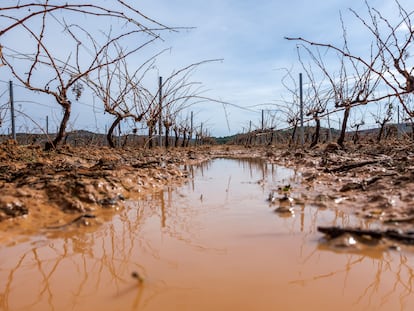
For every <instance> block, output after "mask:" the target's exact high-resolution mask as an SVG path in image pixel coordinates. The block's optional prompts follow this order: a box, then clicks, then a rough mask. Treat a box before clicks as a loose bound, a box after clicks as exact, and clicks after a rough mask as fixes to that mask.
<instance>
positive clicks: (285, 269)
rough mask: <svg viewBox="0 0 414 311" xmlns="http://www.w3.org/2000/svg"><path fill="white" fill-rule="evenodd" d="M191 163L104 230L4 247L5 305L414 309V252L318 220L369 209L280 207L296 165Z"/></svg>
mask: <svg viewBox="0 0 414 311" xmlns="http://www.w3.org/2000/svg"><path fill="white" fill-rule="evenodd" d="M187 169H188V171H189V174H190V176H191V177H192V178H191V180H190V181H189V182H188V183H187V184H185V185H184V186H181V187H178V188H177V187H175V188H167V189H165V191H163V192H159V193H155V194H153V195H149V196H148V197H147V199H146V200H140V201H137V202H130V204H129V206H128V207H127V208H126V209H124V210H122V211H120V212H118V213H117V214H115V215H114V216H113V217H112V219H111V220H110V221H106V222H104V223H103V224H102V225H100V226H99V227H98V228H97V229H94V230H91V228H88V229H83V228H79V229H77V230H69V231H67V232H66V231H65V230H62V231H61V232H60V231H59V232H53V233H49V234H47V233H46V234H45V233H42V234H41V235H37V236H32V237H30V238H28V239H26V240H19V242H16V243H13V244H11V245H3V246H0V247H1V248H0V251H1V256H0V310H5V311H9V310H100V311H105V310H201V311H203V310H318V311H321V310H337V311H338V310H347V311H349V310H414V309H413V308H414V295H413V294H412V292H413V285H414V273H413V269H412V267H413V265H414V253H412V252H409V251H407V250H403V251H395V250H394V251H391V250H390V251H388V250H371V251H370V250H355V251H349V250H345V251H340V250H338V251H336V250H333V249H331V248H329V247H327V246H326V244H325V243H323V241H322V236H321V234H319V233H318V232H317V230H316V227H317V226H318V225H341V226H346V225H350V224H356V225H364V224H363V223H359V222H361V220H357V219H353V218H352V217H350V216H349V215H347V214H345V213H343V212H341V211H336V212H335V211H334V210H330V209H325V210H322V209H318V208H316V207H312V206H305V205H304V204H302V205H294V206H293V213H284V214H280V213H275V212H274V210H275V208H276V207H277V206H275V205H272V204H270V203H269V202H267V201H266V198H267V197H268V195H269V193H270V192H271V191H272V190H275V189H277V188H278V187H283V186H285V185H288V184H290V185H291V186H292V188H293V189H294V187H295V185H296V184H297V183H298V182H300V176H299V175H298V174H296V173H295V172H294V171H292V170H290V169H286V168H283V167H279V166H275V165H270V164H265V163H263V162H261V161H259V160H232V159H216V160H213V161H210V162H208V163H205V164H203V165H200V166H194V167H188V168H187ZM132 274H138V275H140V277H142V278H143V282H139V281H138V280H137V278H134V277H133V276H132Z"/></svg>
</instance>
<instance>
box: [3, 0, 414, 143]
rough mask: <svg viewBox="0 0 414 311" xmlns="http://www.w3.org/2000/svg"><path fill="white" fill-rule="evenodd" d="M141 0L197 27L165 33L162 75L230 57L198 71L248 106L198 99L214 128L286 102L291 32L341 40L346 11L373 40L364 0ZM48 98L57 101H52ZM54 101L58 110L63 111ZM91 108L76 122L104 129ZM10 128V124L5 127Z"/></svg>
mask: <svg viewBox="0 0 414 311" xmlns="http://www.w3.org/2000/svg"><path fill="white" fill-rule="evenodd" d="M400 2H401V4H402V5H403V6H404V7H405V8H406V9H407V10H413V9H414V3H413V2H412V1H411V0H402V1H400ZM136 3H137V6H138V8H139V9H140V10H141V11H142V12H143V13H144V14H146V15H147V16H150V17H152V18H154V19H156V20H157V21H159V22H161V23H163V24H165V25H168V26H171V27H174V26H176V27H193V28H191V29H187V30H186V29H183V30H181V31H179V32H171V33H165V32H164V33H162V39H163V41H162V42H161V41H160V42H158V43H157V45H156V46H155V47H154V48H155V49H158V50H161V49H163V48H171V50H169V51H168V52H167V53H164V54H163V55H162V56H160V57H159V58H158V59H157V68H158V72H159V74H160V75H162V76H168V74H170V73H171V72H172V71H173V70H176V69H179V68H182V67H185V66H187V65H188V64H191V63H196V62H199V61H203V60H208V59H223V60H222V61H220V62H214V63H208V64H204V65H202V66H200V67H199V68H198V69H197V71H196V72H195V73H194V75H193V77H192V79H194V80H195V81H199V82H202V83H203V87H204V89H205V93H204V95H206V96H208V97H211V98H214V99H217V100H221V101H224V102H228V103H231V104H233V105H235V106H239V107H244V109H239V108H236V107H234V106H231V105H226V106H223V105H220V104H217V103H214V102H206V103H203V104H200V105H197V106H194V107H192V108H191V109H192V110H194V113H195V122H196V123H197V124H201V123H203V125H204V128H208V129H209V131H210V133H211V134H212V135H214V136H226V135H231V134H235V133H237V132H241V131H242V130H243V129H247V128H248V126H249V122H250V121H252V124H253V126H260V120H261V109H276V108H277V106H276V105H275V104H280V101H281V100H282V99H283V98H285V97H283V92H285V91H284V88H283V86H282V85H281V79H282V77H283V76H284V74H285V71H284V69H286V68H288V69H290V70H291V71H292V74H293V75H294V76H298V75H299V72H300V70H301V69H300V66H299V64H298V59H297V54H296V44H295V42H291V41H287V40H285V39H284V37H285V36H292V37H297V36H301V37H305V38H308V39H311V40H313V41H317V42H327V43H338V42H340V41H339V40H340V39H341V36H342V33H341V24H340V12H342V14H343V19H344V22H345V25H346V26H347V29H348V33H349V36H352V37H354V38H355V40H354V41H353V42H356V43H358V44H359V46H358V48H357V49H364V48H366V47H367V45H368V43H367V42H369V41H367V39H366V38H364V37H363V36H362V33H363V32H361V29H363V27H362V26H361V24H360V23H359V22H358V21H357V20H356V19H355V17H353V16H352V14H351V13H350V12H349V10H348V8H349V7H352V8H353V9H355V10H356V11H360V12H365V9H364V8H365V4H364V1H363V0H354V1H343V0H329V1H325V0H323V1H322V0H314V1H305V0H290V1H277V0H242V1H241V0H209V1H205V0H191V1H190V0H139V1H137V2H136ZM370 3H371V4H373V5H375V7H376V8H378V9H379V10H380V11H381V12H385V13H386V14H391V15H393V14H394V15H395V14H396V12H395V11H392V9H391V8H393V1H390V0H371V1H370ZM0 70H1V68H0ZM3 72H5V71H4V70H3ZM9 79H11V76H10V77H9V76H7V73H5V74H3V73H1V71H0V82H1V83H0V95H1V97H0V103H4V102H5V101H7V94H5V91H6V90H7V84H6V82H7V81H8V80H9ZM15 96H16V97H17V100H18V101H20V103H21V104H20V109H21V110H23V111H25V112H27V113H29V111H30V109H32V108H31V107H28V106H27V104H24V101H25V100H26V98H24V97H25V96H27V95H24V93H23V92H17V95H15ZM47 100H50V99H47ZM52 100H53V99H52ZM42 103H43V104H46V105H49V106H53V104H52V103H51V104H48V103H47V102H45V101H42ZM269 104H270V105H269ZM89 107H90V106H89ZM45 109H47V108H43V110H41V111H42V114H41V115H36V112H30V113H29V114H30V115H31V116H32V117H33V119H35V121H36V122H38V123H42V122H44V119H45V114H46V113H47V112H45ZM54 109H55V110H54V111H53V112H52V113H51V114H52V115H53V114H55V115H56V114H59V111H56V108H54ZM86 109H87V107H86V106H85V105H82V99H81V101H80V103H79V104H77V105H74V109H73V115H72V120H71V122H72V123H71V124H72V126H73V127H74V128H79V129H82V128H83V129H96V128H97V127H98V128H100V129H101V130H103V129H104V126H105V121H98V122H95V121H94V122H95V123H94V125H93V126H92V125H91V122H92V121H91V116H90V113H89V112H85V111H86ZM39 110H40V109H37V111H39ZM96 111H99V109H97V110H96ZM96 111H95V112H96ZM98 118H100V117H98ZM55 119H56V120H57V119H58V117H56V118H55ZM280 119H283V118H282V117H280ZM52 120H53V118H52ZM100 120H104V119H100ZM98 123H99V125H98ZM26 124H27V121H26ZM277 126H278V127H284V126H285V124H283V122H279V123H278V124H277ZM2 130H3V132H4V131H5V129H4V127H3V128H2Z"/></svg>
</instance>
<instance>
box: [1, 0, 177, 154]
mask: <svg viewBox="0 0 414 311" xmlns="http://www.w3.org/2000/svg"><path fill="white" fill-rule="evenodd" d="M8 3H11V1H8ZM115 21H116V22H115ZM0 25H1V26H0V40H1V51H2V53H1V55H0V57H1V62H2V64H3V65H6V66H7V67H8V69H9V70H10V72H11V74H12V75H13V76H14V77H15V78H16V79H17V80H18V81H19V82H20V83H22V84H23V85H24V86H25V87H26V88H28V89H29V90H32V91H35V92H41V93H45V94H48V95H51V96H53V97H54V98H55V100H56V102H57V104H59V105H60V106H61V108H62V109H63V116H62V119H61V121H60V126H59V130H58V132H57V135H56V137H55V139H54V140H53V141H52V142H51V143H48V144H47V145H46V149H50V148H55V147H56V146H57V145H58V144H59V143H60V142H61V141H62V139H63V137H64V135H65V130H66V126H67V123H68V121H69V118H70V114H71V109H72V101H73V99H74V100H78V99H79V98H80V97H81V96H82V93H83V91H84V85H83V82H84V79H85V78H87V77H89V76H92V75H93V73H94V72H96V71H97V70H98V69H100V68H103V67H105V66H109V65H111V64H115V63H116V62H118V61H120V60H122V59H124V58H126V57H128V56H129V55H131V54H132V53H134V52H136V51H137V50H139V49H140V47H141V46H142V43H139V42H142V41H144V42H147V41H151V40H153V39H154V38H158V34H157V33H156V32H159V31H161V30H166V29H169V28H168V27H166V26H164V25H162V24H160V23H158V22H156V21H155V20H153V19H150V18H149V17H146V16H145V15H143V14H142V13H141V12H140V11H139V10H137V9H135V8H134V7H133V6H131V5H128V4H127V3H126V2H124V1H122V0H111V1H102V2H99V3H95V2H91V3H82V4H80V3H79V2H77V1H76V2H75V1H66V2H65V3H62V4H54V3H52V2H51V1H48V0H41V1H37V2H33V1H29V0H21V1H18V2H17V4H16V3H14V4H10V5H7V4H6V5H4V4H3V7H2V8H1V10H0ZM101 28H106V29H101ZM17 37H18V38H20V39H19V40H14V38H17ZM127 39H128V40H129V44H128V45H126V44H123V42H125V40H127ZM22 42H24V44H22ZM131 42H137V43H136V44H131ZM116 46H125V47H126V46H129V48H124V49H123V50H122V51H119V50H118V49H116V48H115V47H116ZM110 50H111V51H112V52H113V54H112V55H111V58H108V59H107V60H106V61H105V62H101V61H100V60H102V55H103V54H104V53H107V52H108V51H110Z"/></svg>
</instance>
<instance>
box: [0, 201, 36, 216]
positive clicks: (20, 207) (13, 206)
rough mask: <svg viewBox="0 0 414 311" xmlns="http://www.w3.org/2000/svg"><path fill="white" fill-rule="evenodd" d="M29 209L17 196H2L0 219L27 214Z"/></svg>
mask: <svg viewBox="0 0 414 311" xmlns="http://www.w3.org/2000/svg"><path fill="white" fill-rule="evenodd" d="M28 213H29V209H28V208H27V207H26V206H24V204H23V203H22V202H21V201H20V200H19V199H17V198H15V197H12V196H2V197H0V220H3V219H7V218H11V217H18V216H23V215H27V214H28Z"/></svg>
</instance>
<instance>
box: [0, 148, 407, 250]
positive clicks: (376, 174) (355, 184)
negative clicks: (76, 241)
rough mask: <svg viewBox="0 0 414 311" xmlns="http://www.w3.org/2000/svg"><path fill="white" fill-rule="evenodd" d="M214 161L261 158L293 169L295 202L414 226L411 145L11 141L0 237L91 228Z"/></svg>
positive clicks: (3, 155)
mask: <svg viewBox="0 0 414 311" xmlns="http://www.w3.org/2000/svg"><path fill="white" fill-rule="evenodd" d="M215 157H234V158H241V157H255V158H258V157H260V158H263V159H265V160H266V161H268V162H270V163H275V164H280V165H283V166H287V167H290V168H293V169H295V170H297V172H298V173H299V174H300V176H301V183H300V184H298V185H295V187H292V188H291V189H289V195H290V196H292V198H293V199H294V200H297V201H303V203H305V204H312V205H315V206H317V207H319V208H334V209H338V208H339V209H343V210H346V211H347V212H349V213H354V214H356V215H358V216H359V217H363V218H364V219H372V220H373V222H376V223H377V224H379V225H378V226H379V227H380V229H381V228H382V227H383V228H398V229H404V230H408V229H409V228H410V227H412V223H413V222H414V200H413V197H414V191H413V190H414V151H413V148H412V147H411V145H410V144H397V143H391V142H390V143H383V144H381V145H373V144H362V145H357V146H355V145H349V146H347V149H346V150H343V149H341V148H339V146H337V145H336V144H334V143H331V144H325V145H320V146H319V147H317V148H314V149H312V150H304V149H299V148H298V149H296V150H293V149H292V150H286V148H278V147H276V146H271V147H251V148H247V147H243V146H238V147H235V146H212V147H197V148H195V147H193V148H186V149H183V148H179V149H171V150H168V151H166V150H163V149H157V148H155V149H153V150H148V149H109V148H106V147H99V148H98V147H89V148H86V147H85V148H79V147H77V148H74V147H70V146H64V147H62V148H60V149H58V150H55V151H50V152H45V151H43V150H42V149H41V148H40V147H38V146H21V145H17V144H16V143H15V142H14V141H8V142H5V143H2V144H1V145H0V230H2V231H4V230H13V229H16V228H18V229H19V230H23V231H24V232H25V233H27V234H36V233H38V232H39V231H41V230H43V229H45V228H48V229H60V228H63V227H65V226H67V225H68V224H71V223H75V222H76V223H77V224H81V225H89V224H91V223H94V222H97V221H99V219H97V218H96V213H97V212H101V211H104V210H111V211H113V210H117V209H120V208H123V205H124V202H125V201H126V200H127V199H131V198H139V196H142V195H145V194H146V193H149V192H152V191H155V190H157V189H162V188H163V187H165V186H166V185H169V184H179V183H183V182H185V180H186V179H187V178H188V176H187V170H186V165H190V164H195V163H198V162H202V161H206V160H209V159H211V158H215ZM102 215H104V214H102ZM23 220H24V221H23ZM0 242H1V240H0Z"/></svg>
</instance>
